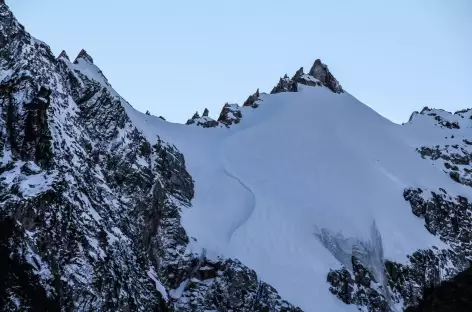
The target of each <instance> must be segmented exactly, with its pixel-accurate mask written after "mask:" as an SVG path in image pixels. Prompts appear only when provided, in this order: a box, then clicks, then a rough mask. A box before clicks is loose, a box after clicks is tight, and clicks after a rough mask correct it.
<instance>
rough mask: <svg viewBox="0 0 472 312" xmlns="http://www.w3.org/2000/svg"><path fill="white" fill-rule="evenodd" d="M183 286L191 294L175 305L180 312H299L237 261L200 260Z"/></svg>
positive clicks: (181, 298)
mask: <svg viewBox="0 0 472 312" xmlns="http://www.w3.org/2000/svg"><path fill="white" fill-rule="evenodd" d="M186 282H187V286H186V287H187V288H188V289H189V290H191V291H189V292H187V293H185V294H184V295H183V296H182V297H180V298H179V300H178V301H177V307H178V309H179V311H189V312H190V311H197V310H198V311H204V310H205V311H206V310H213V311H287V312H288V311H290V312H292V311H293V312H298V311H301V310H300V309H298V308H294V307H293V306H291V305H290V304H289V303H287V302H286V301H284V300H282V299H281V298H280V296H279V295H277V293H276V292H275V290H274V289H273V288H272V287H271V286H269V285H268V284H266V283H264V282H262V281H260V280H258V278H257V275H256V273H255V272H254V271H252V270H250V269H248V268H246V267H244V266H243V265H242V264H241V263H240V262H239V261H237V260H224V259H220V260H219V261H217V262H213V261H209V260H206V261H205V260H200V261H198V262H197V263H196V266H195V270H194V274H193V275H191V276H189V279H188V280H187V281H186ZM202 293H203V294H205V293H206V294H210V295H209V296H206V297H202V296H201V294H202ZM200 309H201V310H200Z"/></svg>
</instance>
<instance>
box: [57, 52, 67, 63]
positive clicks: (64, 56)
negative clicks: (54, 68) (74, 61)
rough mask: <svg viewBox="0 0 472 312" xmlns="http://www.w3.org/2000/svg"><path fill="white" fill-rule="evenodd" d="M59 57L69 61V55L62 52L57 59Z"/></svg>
mask: <svg viewBox="0 0 472 312" xmlns="http://www.w3.org/2000/svg"><path fill="white" fill-rule="evenodd" d="M60 57H62V58H65V59H66V60H68V61H70V59H69V55H67V52H66V51H64V50H62V51H61V53H60V54H59V56H58V57H57V58H60Z"/></svg>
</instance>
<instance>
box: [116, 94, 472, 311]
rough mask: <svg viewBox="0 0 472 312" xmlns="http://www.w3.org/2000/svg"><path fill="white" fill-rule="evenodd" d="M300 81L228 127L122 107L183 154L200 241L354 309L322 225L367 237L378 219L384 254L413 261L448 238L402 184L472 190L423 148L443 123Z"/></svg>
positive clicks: (299, 290) (186, 215)
mask: <svg viewBox="0 0 472 312" xmlns="http://www.w3.org/2000/svg"><path fill="white" fill-rule="evenodd" d="M300 88H301V91H300V92H297V93H288V92H287V93H279V94H275V95H263V98H262V99H263V100H262V101H261V105H260V107H259V108H257V109H252V108H247V107H243V108H242V113H243V118H242V119H241V122H240V124H237V125H233V126H232V127H231V128H230V129H226V128H211V129H204V128H201V127H189V126H185V125H180V124H172V123H168V122H165V121H163V120H161V119H159V118H157V117H154V116H148V115H145V114H142V113H140V112H137V111H136V110H134V109H133V108H132V107H131V106H129V105H128V104H126V103H124V106H125V108H126V110H127V112H128V115H129V116H130V118H131V119H132V121H133V123H134V124H135V125H136V126H137V127H138V128H139V129H141V130H142V131H143V133H144V134H145V135H146V136H147V137H148V138H149V139H150V140H151V141H155V139H156V135H159V136H160V137H161V138H162V139H163V140H165V141H168V142H170V143H173V144H175V145H176V146H177V148H178V149H179V150H180V151H181V152H182V153H183V154H184V156H185V159H186V164H187V168H188V170H189V172H190V174H191V175H192V177H193V178H194V180H195V199H194V200H193V207H192V208H191V209H189V210H186V211H184V212H183V216H182V222H183V225H184V227H185V229H186V230H187V232H188V234H189V236H192V237H196V238H197V239H198V246H197V248H201V249H203V248H205V249H206V252H207V255H210V256H217V255H219V254H223V255H225V256H227V257H234V258H238V259H240V260H241V261H242V262H243V263H244V264H245V265H247V266H249V267H250V268H252V269H254V270H256V272H258V274H259V276H260V277H261V278H262V279H263V280H264V281H266V282H268V283H269V284H271V285H272V286H274V287H275V288H276V289H277V290H278V291H279V293H280V294H281V296H282V297H283V298H284V299H286V300H288V301H290V302H291V303H293V304H295V305H298V306H300V307H301V308H302V309H303V310H305V311H318V310H321V311H356V310H357V309H356V308H355V307H354V306H347V305H345V304H343V303H342V302H341V301H339V300H338V299H337V298H336V297H335V296H333V295H332V294H331V293H330V292H329V290H328V288H329V285H328V284H327V283H326V276H327V273H328V272H329V269H330V268H331V269H336V268H339V267H340V266H341V264H340V263H339V262H338V261H337V260H336V259H335V257H334V256H333V255H332V254H331V253H330V251H328V250H327V249H326V248H325V247H324V246H323V245H322V244H321V243H320V242H319V240H318V239H317V237H316V236H315V235H314V234H315V233H319V231H321V230H327V231H329V232H331V233H333V234H337V233H340V234H341V235H342V236H343V237H344V238H346V239H349V238H355V239H360V240H363V241H369V240H370V233H371V232H370V230H371V226H372V224H373V222H374V221H375V224H376V225H377V228H378V230H379V231H380V234H381V235H382V239H383V249H384V254H385V258H388V259H393V260H395V261H398V262H405V261H406V254H408V253H412V252H413V251H415V250H417V249H419V248H427V247H429V246H432V245H436V246H442V247H444V246H443V245H442V243H441V242H440V241H439V240H438V239H437V238H435V237H434V236H432V235H431V234H429V233H428V232H427V230H426V229H425V228H424V221H423V220H421V219H419V218H417V217H415V216H414V215H413V214H412V212H411V207H410V205H409V204H408V203H407V202H406V201H405V200H404V199H403V196H402V194H403V190H404V189H405V188H406V187H421V188H427V189H433V190H438V188H439V187H443V188H446V189H447V190H448V193H450V194H451V195H454V193H456V194H462V195H464V196H471V195H472V194H471V192H470V190H469V188H466V187H464V186H462V185H460V184H457V183H455V182H453V181H452V180H451V179H450V178H449V177H448V176H447V175H445V174H444V173H443V172H442V170H441V169H440V168H436V167H434V165H432V163H431V162H430V161H428V160H424V159H422V158H421V157H420V156H419V155H418V153H417V152H415V148H416V147H418V146H420V145H421V143H423V142H428V143H429V142H433V141H435V140H436V139H438V138H439V136H440V135H441V134H440V133H439V132H434V131H433V132H425V131H419V130H418V129H419V128H416V127H412V126H400V125H397V124H394V123H392V122H390V121H388V120H387V119H385V118H383V117H382V116H380V115H378V114H377V113H376V112H374V111H373V110H372V109H370V108H369V107H367V106H366V105H364V104H362V103H360V102H359V101H357V100H356V99H355V98H354V97H352V96H351V95H349V94H348V93H344V94H335V93H332V92H331V91H330V90H329V89H327V88H324V87H307V86H300Z"/></svg>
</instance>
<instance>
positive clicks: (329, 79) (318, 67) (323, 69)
mask: <svg viewBox="0 0 472 312" xmlns="http://www.w3.org/2000/svg"><path fill="white" fill-rule="evenodd" d="M308 74H309V75H310V76H313V77H314V78H316V79H318V80H319V81H321V83H322V84H323V85H325V86H326V87H328V88H329V89H330V90H331V91H333V92H334V93H343V92H344V90H343V88H342V87H341V85H340V84H339V82H338V81H337V80H336V78H334V76H333V75H332V74H331V72H330V71H329V69H328V66H327V65H326V64H323V63H322V62H321V60H320V59H317V60H316V61H315V62H314V63H313V66H312V67H311V69H310V72H309V73H308Z"/></svg>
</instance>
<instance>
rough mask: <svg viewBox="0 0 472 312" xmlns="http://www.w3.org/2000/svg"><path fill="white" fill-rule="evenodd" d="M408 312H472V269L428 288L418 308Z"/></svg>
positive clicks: (410, 309)
mask: <svg viewBox="0 0 472 312" xmlns="http://www.w3.org/2000/svg"><path fill="white" fill-rule="evenodd" d="M405 311H406V312H446V311H451V312H452V311H454V312H468V311H472V268H468V269H466V270H465V271H463V272H461V273H459V274H458V275H457V276H455V277H454V278H452V279H451V280H449V281H445V282H443V283H441V285H436V286H435V287H428V288H426V289H425V291H424V292H423V299H421V301H420V302H419V304H418V305H417V306H416V307H409V308H407V309H406V310H405Z"/></svg>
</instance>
